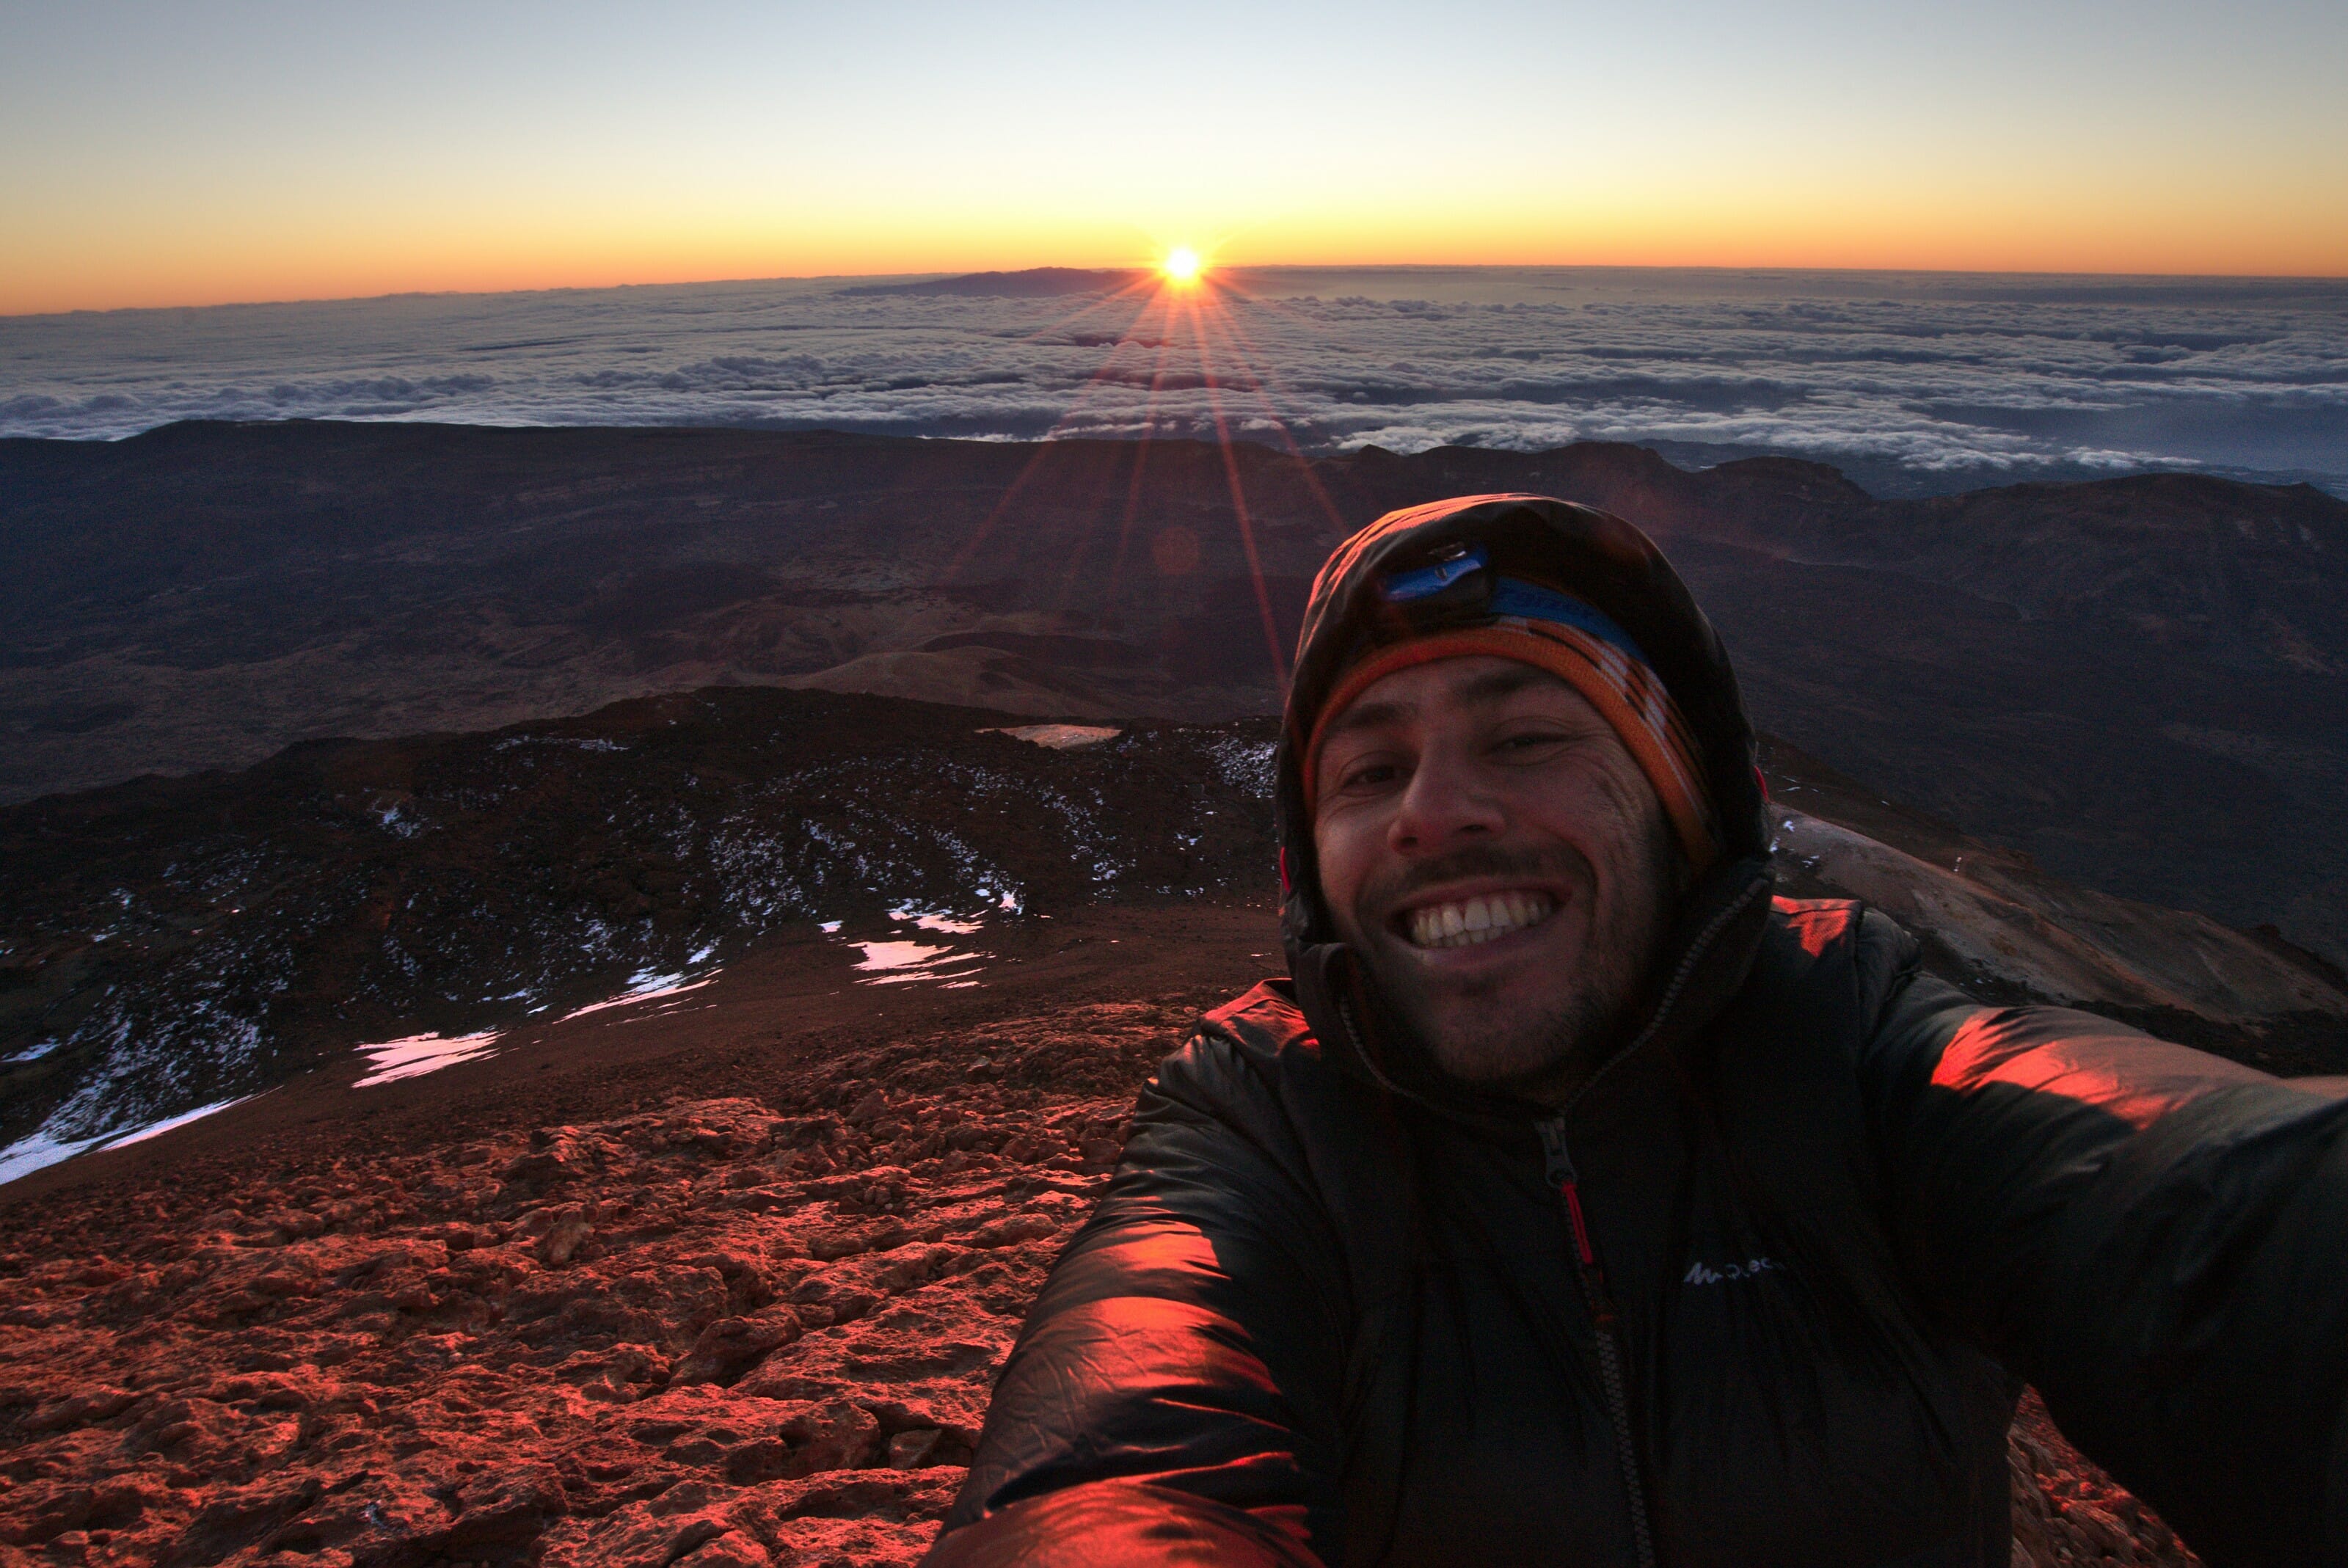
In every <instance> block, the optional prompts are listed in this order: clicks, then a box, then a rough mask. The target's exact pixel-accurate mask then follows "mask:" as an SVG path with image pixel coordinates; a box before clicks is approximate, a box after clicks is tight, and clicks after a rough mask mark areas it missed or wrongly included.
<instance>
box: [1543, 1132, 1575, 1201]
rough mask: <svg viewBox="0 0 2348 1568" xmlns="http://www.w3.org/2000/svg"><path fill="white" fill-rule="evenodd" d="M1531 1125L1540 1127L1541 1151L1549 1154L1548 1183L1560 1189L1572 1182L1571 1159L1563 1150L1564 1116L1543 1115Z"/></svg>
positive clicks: (1562, 1189)
mask: <svg viewBox="0 0 2348 1568" xmlns="http://www.w3.org/2000/svg"><path fill="white" fill-rule="evenodd" d="M1533 1125H1535V1126H1536V1127H1538V1128H1540V1140H1541V1152H1542V1153H1544V1154H1546V1155H1548V1156H1549V1184H1550V1186H1552V1187H1555V1188H1556V1189H1558V1190H1559V1191H1564V1190H1565V1189H1566V1188H1568V1187H1570V1186H1571V1185H1572V1184H1573V1179H1574V1178H1573V1161H1572V1159H1571V1157H1570V1156H1569V1155H1568V1154H1567V1153H1566V1151H1565V1118H1563V1117H1561V1116H1550V1117H1544V1118H1543V1119H1540V1121H1538V1122H1535V1123H1534V1124H1533Z"/></svg>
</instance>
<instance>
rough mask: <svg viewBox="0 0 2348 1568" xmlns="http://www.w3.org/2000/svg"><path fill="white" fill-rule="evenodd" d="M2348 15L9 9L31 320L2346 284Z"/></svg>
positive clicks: (2289, 5)
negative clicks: (1513, 287) (1524, 277)
mask: <svg viewBox="0 0 2348 1568" xmlns="http://www.w3.org/2000/svg"><path fill="white" fill-rule="evenodd" d="M2343 76H2348V5H2342V4H2340V3H2339V0H2234V3H2232V4H2230V5H2225V6H2222V7H2221V6H2219V5H2212V4H2209V3H2208V0H2195V3H2193V4H2179V3H2175V0H2139V3H2136V4H2127V5H2121V4H2102V3H2098V4H2064V3H2061V0H2034V3H2029V4H2013V3H2008V0H1982V3H1978V4H1973V5H1964V6H1957V5H1948V4H1946V3H1945V0H1930V3H1926V0H1871V3H1865V4H1861V3H1841V0H1797V3H1795V4H1787V5H1777V6H1775V7H1757V6H1754V5H1749V4H1745V3H1740V0H1680V3H1665V4H1650V5H1639V6H1632V5H1623V4H1622V3H1621V0H1601V3H1598V4H1584V3H1581V0H1541V3H1540V4H1516V3H1513V0H1480V3H1469V4H1455V5H1448V6H1444V7H1435V6H1428V5H1387V4H1382V3H1356V4H1352V5H1279V4H1266V3H1265V0H1251V3H1248V4H1236V5H1223V4H1187V5H1185V4H1169V5H1160V6H1155V7H1144V6H1117V7H1105V6H1100V5H1074V4H1070V5H1052V4H1035V3H1025V4H1014V3H1008V0H1003V3H997V4H994V5H968V4H954V5H948V4H929V3H926V0H923V3H912V0H905V3H896V4H891V3H885V0H881V3H875V0H864V3H861V4H858V5H840V4H836V3H832V4H825V5H790V4H764V5H757V4H718V3H705V4H687V3H677V0H671V3H667V4H662V5H595V4H589V3H583V0H570V3H567V4H562V5H537V4H504V3H500V0H469V3H468V4H464V5H440V4H427V3H418V0H408V3H405V4H401V5H319V4H317V3H316V0H305V3H304V4H298V5H296V4H221V3H207V0H114V3H108V0H76V3H74V4H70V5H60V4H54V3H51V0H0V146H5V148H6V149H7V154H6V157H5V160H0V314H17V313H26V312H39V311H55V310H66V309H77V308H90V307H111V306H120V305H163V304H212V303H219V302H225V301H237V300H273V299H304V298H335V297H346V296H352V295H363V294H384V293H390V292H399V291H407V290H449V289H459V290H487V289H510V288H541V287H553V286H592V285H602V284H618V283H654V282H678V281H686V280H695V279H715V278H746V277H772V276H784V275H806V274H819V273H900V272H945V271H963V270H970V269H978V268H987V267H1024V266H1036V265H1045V264H1060V265H1110V264H1124V263H1140V262H1146V261H1148V260H1150V259H1153V258H1154V257H1155V256H1156V255H1157V254H1159V253H1161V252H1162V251H1163V249H1164V248H1165V247H1166V246H1168V245H1169V244H1172V243H1175V242H1184V241H1187V242H1193V243H1196V244H1198V245H1200V247H1201V248H1202V249H1210V250H1212V251H1214V253H1216V255H1217V258H1218V259H1220V260H1222V261H1226V262H1234V263H1274V264H1276V263H1399V262H1415V263H1428V262H1459V263H1479V262H1480V263H1656V264H1684V265H1732V266H1742V265H1765V266H1788V265H1803V266H1854V267H1920V268H1952V269H1997V270H2024V271H2054V272H2152V273H2296V274H2316V275H2328V276H2337V275H2342V274H2343V273H2348V91H2343V88H2342V86H2341V84H2342V81H2343Z"/></svg>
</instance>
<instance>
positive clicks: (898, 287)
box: [839, 267, 1148, 299]
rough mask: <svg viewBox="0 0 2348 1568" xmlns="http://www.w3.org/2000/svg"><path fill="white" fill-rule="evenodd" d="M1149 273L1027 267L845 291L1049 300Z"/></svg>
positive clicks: (1094, 290) (1113, 285) (1118, 284)
mask: <svg viewBox="0 0 2348 1568" xmlns="http://www.w3.org/2000/svg"><path fill="white" fill-rule="evenodd" d="M1146 276H1148V273H1145V272H1143V271H1142V270H1141V269H1139V268H1118V269H1107V268H1094V267H1027V268H1025V269H1023V270H1021V271H1019V272H1012V273H963V274H962V275H961V276H959V277H951V278H932V279H925V280H924V281H922V282H921V283H911V284H857V285H855V286H854V287H852V288H844V289H841V290H840V291H839V292H840V293H841V294H947V295H956V294H959V295H963V296H965V297H973V298H990V299H1050V298H1054V297H1056V296H1057V295H1060V294H1107V292H1108V291H1110V290H1111V289H1120V288H1123V287H1125V286H1126V285H1127V284H1130V283H1133V282H1134V281H1136V280H1137V279H1139V278H1142V277H1146Z"/></svg>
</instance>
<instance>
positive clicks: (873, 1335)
mask: <svg viewBox="0 0 2348 1568" xmlns="http://www.w3.org/2000/svg"><path fill="white" fill-rule="evenodd" d="M1271 919H1272V915H1271V911H1270V910H1269V909H1268V908H1266V907H1263V906H1262V905H1260V904H1259V905H1254V906H1249V905H1244V904H1233V905H1230V906H1201V905H1199V904H1196V903H1190V904H1179V903H1175V904H1169V905H1166V906H1163V907H1154V908H1141V909H1123V910H1114V911H1105V912H1102V913H1099V914H1097V915H1096V916H1093V917H1091V918H1090V919H1089V920H1086V919H1071V920H1070V922H1069V923H1068V924H1067V926H1066V928H1065V929H1064V930H1063V931H1062V932H1061V933H1060V935H1059V938H1058V942H1059V945H1058V947H1057V948H1056V951H1054V952H1050V953H1044V952H1038V953H1036V954H1033V955H1032V956H1031V957H1030V958H1029V959H1028V960H1027V961H1025V962H1024V963H1022V964H1020V965H1015V966H1014V965H1004V966H1002V967H999V968H997V969H995V970H994V971H991V972H990V981H991V982H992V984H990V985H988V986H985V987H981V988H977V989H971V990H957V991H949V990H948V989H946V988H945V987H944V986H942V985H926V984H921V983H913V984H908V985H902V986H898V987H894V988H891V989H889V990H887V991H885V992H884V991H880V990H877V989H872V988H865V989H858V988H857V987H856V986H855V985H854V984H853V983H852V982H847V981H845V979H844V976H843V975H841V974H838V973H834V972H832V971H831V970H826V969H822V968H821V967H819V966H817V967H810V965H813V964H814V963H815V960H816V958H827V959H829V954H828V952H827V951H826V950H821V949H813V950H809V949H801V950H796V951H794V952H785V953H782V954H776V955H770V957H769V958H768V959H767V961H766V963H765V967H764V968H762V967H761V965H760V962H759V961H757V960H752V961H748V962H746V963H745V964H744V965H737V966H736V967H735V968H734V969H731V970H729V971H728V973H727V975H725V976H724V977H722V978H721V979H720V981H718V982H717V983H716V984H717V986H718V987H719V988H720V989H719V994H718V996H717V999H716V1000H715V1001H711V1002H707V1003H705V1004H704V1005H702V1006H701V1008H700V1010H699V1011H697V1012H680V1011H677V1010H675V1008H674V1006H673V1005H672V1004H666V1003H652V1002H648V1003H646V1004H642V1005H639V1006H638V1007H636V1008H635V1009H633V1011H632V1010H631V1009H629V1008H625V1007H623V1008H617V1009H613V1011H611V1012H608V1013H604V1014H598V1015H595V1016H592V1017H588V1018H582V1019H579V1020H576V1021H573V1022H571V1023H569V1024H567V1025H564V1026H555V1027H552V1028H551V1029H550V1030H548V1031H547V1032H545V1033H544V1034H543V1035H542V1036H541V1037H533V1038H531V1039H528V1040H524V1041H521V1042H520V1043H517V1044H515V1045H514V1046H512V1047H510V1048H509V1049H507V1050H505V1051H503V1052H501V1053H500V1054H499V1055H497V1056H495V1057H490V1058H487V1059H484V1060H480V1061H474V1062H468V1063H465V1064H463V1065H460V1066H458V1067H453V1068H448V1069H446V1070H444V1071H442V1072H439V1073H437V1074H433V1075H430V1076H427V1077H423V1078H417V1079H413V1080H407V1081H403V1082H398V1083H393V1084H389V1085H386V1086H384V1087H382V1088H367V1089H354V1088H351V1087H350V1085H349V1084H348V1083H346V1082H344V1081H341V1080H340V1079H333V1078H331V1075H326V1074H314V1075H310V1076H309V1077H306V1078H302V1079H298V1080H295V1081H293V1082H292V1083H289V1084H288V1085H286V1086H284V1087H283V1088H281V1089H280V1090H278V1091H276V1092H275V1093H273V1094H272V1095H270V1096H268V1097H265V1098H264V1099H262V1100H257V1101H254V1102H252V1103H251V1104H249V1105H247V1106H244V1107H241V1108H239V1109H237V1110H235V1111H232V1112H228V1113H223V1114H222V1115H221V1116H218V1117H214V1118H211V1119H209V1120H207V1121H204V1122H201V1123H197V1124H194V1125H191V1126H189V1127H186V1128H182V1129H180V1130H176V1131H174V1132H171V1133H169V1134H166V1135H164V1136H163V1137H160V1138H157V1139H154V1140H149V1141H148V1142H145V1143H142V1144H139V1145H137V1146H134V1147H131V1148H127V1149H122V1150H111V1151H108V1152H106V1153H102V1154H98V1155H92V1156H88V1157H86V1158H85V1159H84V1160H82V1161H76V1162H74V1163H72V1164H70V1165H67V1166H61V1167H58V1168H55V1169H52V1170H50V1171H42V1172H39V1173H37V1174H36V1176H34V1177H32V1178H30V1179H27V1180H26V1181H23V1182H19V1183H17V1184H15V1186H14V1187H12V1188H11V1189H9V1191H8V1196H9V1198H10V1200H11V1201H12V1202H10V1205H9V1206H8V1207H7V1208H6V1209H5V1210H0V1564H5V1565H6V1568H17V1565H20V1564H32V1563H41V1564H49V1563H92V1564H113V1563H122V1564H129V1563H142V1564H143V1563H163V1564H174V1565H178V1564H212V1563H234V1564H259V1563H272V1564H284V1565H294V1564H299V1565H305V1568H306V1565H316V1568H330V1565H331V1568H343V1565H345V1564H352V1565H355V1564H368V1565H372V1568H444V1565H454V1564H464V1563H483V1564H490V1563H494V1564H500V1565H505V1564H524V1563H527V1564H534V1565H545V1568H558V1565H560V1568H571V1565H578V1568H586V1565H589V1564H598V1565H601V1564H611V1565H613V1568H618V1565H622V1564H629V1565H633V1564H646V1563H649V1564H659V1565H669V1564H690V1565H691V1568H763V1565H767V1564H777V1565H784V1564H788V1565H794V1568H798V1565H806V1568H812V1565H815V1564H826V1565H829V1564H859V1565H861V1564H901V1563H912V1562H914V1561H915V1560H916V1559H917V1558H918V1557H919V1556H920V1555H921V1553H922V1551H923V1550H924V1549H925V1548H926V1546H927V1544H928V1543H929V1542H930V1540H931V1539H932V1535H933V1534H934V1532H935V1530H936V1528H937V1521H938V1520H939V1518H940V1517H941V1515H942V1512H943V1511H944V1510H945V1509H946V1507H947V1506H948V1504H949V1503H950V1501H951V1500H952V1498H953V1494H954V1491H955V1490H956V1488H957V1487H958V1486H959V1484H960V1482H961V1480H962V1476H963V1465H964V1464H965V1462H966V1461H967V1459H968V1456H969V1454H970V1451H971V1444H972V1441H973V1438H974V1436H975V1433H976V1430H977V1428H978V1425H979V1423H980V1421H981V1419H982V1417H983V1411H984V1408H985V1404H986V1399H987V1396H988V1390H989V1387H990V1383H991V1379H992V1377H993V1376H994V1371H995V1369H996V1367H998V1366H999V1365H1000V1363H1001V1361H1002V1358H1003V1357H1004V1353H1005V1351H1006V1350H1007V1348H1008V1347H1009V1345H1010V1342H1011V1339H1012V1337H1013V1336H1014V1333H1015V1331H1016V1328H1017V1325H1018V1323H1019V1320H1020V1317H1021V1315H1022V1314H1023V1312H1024V1311H1025V1307H1026V1305H1027V1303H1028V1301H1029V1300H1030V1299H1031V1297H1032V1296H1033V1295H1034V1293H1035V1290H1036V1288H1037V1286H1038V1285H1039V1284H1040V1283H1041V1281H1042V1280H1043V1278H1044V1275H1045V1272H1046V1270H1047V1269H1048V1267H1049V1265H1050V1263H1051V1260H1052V1259H1053V1257H1054V1256H1055V1255H1056V1251H1057V1249H1058V1247H1059V1246H1060V1245H1061V1244H1062V1243H1063V1242H1064V1241H1065V1240H1066V1237H1067V1236H1068V1235H1069V1234H1070V1233H1071V1231H1072V1229H1073V1227H1074V1226H1076V1224H1077V1223H1078V1222H1080V1221H1081V1220H1082V1219H1083V1217H1084V1215H1085V1214H1086V1212H1087V1210H1088V1209H1089V1207H1090V1204H1091V1202H1092V1199H1093V1195H1094V1194H1095V1192H1096V1191H1097V1189H1098V1188H1099V1186H1100V1184H1101V1183H1102V1182H1103V1181H1105V1180H1106V1179H1107V1171H1108V1170H1109V1169H1110V1168H1111V1166H1112V1165H1113V1163H1114V1161H1115V1160H1116V1158H1117V1154H1118V1151H1119V1148H1120V1142H1121V1138H1122V1135H1123V1132H1124V1129H1125V1124H1126V1118H1127V1115H1128V1110H1129V1109H1130V1107H1131V1105H1132V1100H1133V1097H1134V1094H1135V1092H1136V1091H1137V1089H1138V1087H1139V1085H1140V1084H1141V1082H1142V1081H1143V1080H1144V1078H1146V1077H1147V1076H1148V1073H1149V1072H1150V1070H1151V1069H1152V1068H1153V1066H1154V1064H1155V1063H1156V1062H1157V1060H1158V1059H1159V1057H1161V1056H1162V1055H1163V1053H1164V1052H1165V1051H1167V1050H1168V1049H1169V1048H1170V1047H1172V1046H1173V1045H1175V1044H1176V1043H1177V1042H1178V1041H1179V1038H1180V1037H1181V1036H1182V1035H1183V1033H1184V1032H1185V1031H1186V1029H1187V1028H1188V1026H1189V1023H1190V1021H1191V1020H1192V1019H1193V1018H1194V1017H1195V1016H1196V1015H1197V1013H1198V1012H1199V1010H1200V1008H1202V1007H1203V1006H1208V1005H1210V1004H1211V1003H1212V1002H1213V1001H1215V1000H1217V999H1218V998H1220V996H1222V995H1228V994H1230V993H1231V991H1233V990H1236V989H1238V988H1241V987H1242V986H1244V985H1246V984H1248V983H1250V982H1251V980H1252V979H1254V978H1255V977H1257V976H1258V975H1261V974H1262V973H1263V972H1265V971H1266V970H1267V969H1268V968H1269V967H1271V966H1272V965H1274V964H1276V962H1277V951H1276V949H1274V950H1272V954H1271V960H1270V962H1269V963H1267V961H1266V958H1265V946H1266V944H1267V943H1268V941H1269V937H1270V930H1271ZM810 953H812V954H814V955H815V956H814V957H810V956H809V954H810ZM829 961H830V962H832V963H833V964H834V965H835V966H836V967H840V968H844V965H839V964H838V961H837V960H836V959H829ZM726 987H731V989H726ZM345 1076H347V1075H345ZM2013 1467H2014V1468H2013V1475H2014V1491H2015V1499H2016V1509H2015V1520H2016V1550H2015V1554H2014V1563H2016V1564H2017V1565H2023V1564H2028V1565H2032V1568H2054V1565H2056V1564H2068V1563H2082V1564H2085V1563H2171V1564H2173V1563H2190V1562H2192V1561H2193V1559H2192V1558H2191V1557H2190V1556H2189V1554H2188V1553H2186V1552H2185V1550H2184V1549H2183V1547H2182V1546H2180V1545H2179V1544H2178V1542H2176V1541H2175V1540H2174V1538H2173V1537H2171V1536H2170V1535H2169V1534H2168V1532H2167V1531H2166V1530H2165V1529H2164V1528H2163V1527H2162V1526H2161V1525H2160V1523H2159V1522H2158V1521H2157V1520H2156V1519H2154V1518H2152V1517H2151V1516H2150V1515H2149V1514H2147V1513H2146V1512H2145V1511H2142V1510H2140V1509H2139V1508H2138V1507H2137V1505H2136V1503H2135V1502H2134V1501H2133V1500H2132V1499H2130V1498H2128V1497H2127V1494H2126V1493H2125V1492H2123V1491H2120V1490H2119V1489H2118V1488H2117V1487H2116V1486H2115V1485H2113V1484H2112V1483H2111V1482H2110V1481H2109V1480H2108V1479H2107V1478H2105V1477H2104V1476H2103V1475H2102V1474H2101V1473H2100V1472H2099V1471H2097V1470H2095V1468H2094V1467H2093V1466H2091V1465H2089V1464H2087V1463H2086V1462H2085V1460H2082V1459H2080V1458H2079V1456H2077V1455H2076V1454H2075V1452H2074V1451H2072V1450H2071V1449H2069V1447H2068V1446H2067V1445H2066V1444H2065V1443H2064V1441H2063V1440H2062V1439H2061V1437H2060V1436H2059V1435H2058V1434H2057V1433H2056V1432H2055V1430H2054V1429H2053V1427H2052V1426H2051V1425H2050V1424H2049V1423H2048V1422H2047V1420H2046V1418H2045V1417H2044V1412H2043V1411H2042V1410H2039V1409H2037V1408H2035V1405H2034V1403H2033V1404H2032V1405H2031V1406H2029V1407H2026V1408H2025V1409H2024V1416H2023V1418H2022V1420H2021V1421H2020V1422H2019V1423H2018V1424H2017V1428H2016V1434H2015V1438H2014V1440H2013Z"/></svg>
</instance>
